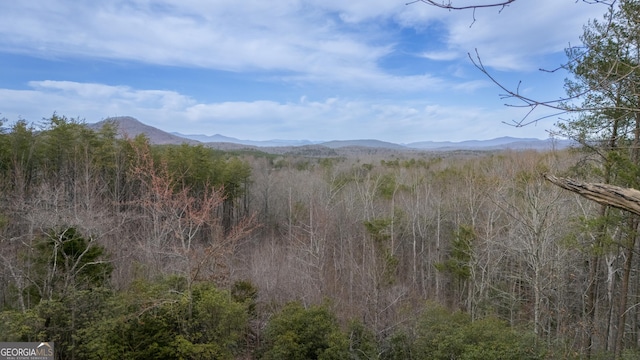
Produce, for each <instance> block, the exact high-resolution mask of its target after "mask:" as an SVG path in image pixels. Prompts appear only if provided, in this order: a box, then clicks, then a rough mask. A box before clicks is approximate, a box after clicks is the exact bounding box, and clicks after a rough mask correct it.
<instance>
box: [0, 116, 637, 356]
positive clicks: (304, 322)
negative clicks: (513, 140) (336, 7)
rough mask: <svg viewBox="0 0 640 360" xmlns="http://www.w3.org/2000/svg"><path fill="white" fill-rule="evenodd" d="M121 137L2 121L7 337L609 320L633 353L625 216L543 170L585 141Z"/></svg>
mask: <svg viewBox="0 0 640 360" xmlns="http://www.w3.org/2000/svg"><path fill="white" fill-rule="evenodd" d="M115 134H116V131H115V129H114V128H113V127H111V126H110V125H109V124H105V126H104V127H103V128H101V129H100V130H99V131H93V130H90V129H88V128H87V127H85V126H84V125H83V124H82V123H81V122H79V121H75V120H72V119H67V118H64V117H60V116H57V115H54V116H53V117H52V118H51V119H49V120H48V121H47V122H46V123H44V124H42V128H40V127H38V128H35V127H34V126H33V125H31V124H28V123H26V122H24V121H18V122H16V123H14V124H12V125H11V126H10V127H9V128H7V129H5V131H3V132H2V133H1V134H0V189H1V193H0V194H1V195H0V203H1V204H2V207H1V212H0V242H1V243H2V252H1V253H0V294H1V296H0V309H1V310H2V313H0V318H1V320H0V341H45V340H48V341H55V343H56V352H57V356H58V357H59V358H61V359H93V358H96V359H97V358H100V359H105V358H107V359H111V358H114V359H115V358H118V359H120V358H139V359H149V358H185V359H187V358H189V359H191V358H228V359H230V358H239V359H245V358H247V359H248V358H264V359H283V358H289V359H308V358H319V359H320V358H321V359H330V358H331V359H345V358H352V359H432V358H435V359H449V358H451V357H452V356H453V357H459V358H469V359H472V358H473V359H475V358H487V356H489V358H503V359H523V358H531V359H538V358H572V357H576V358H580V357H583V356H585V355H593V356H595V355H597V354H600V355H602V356H606V355H607V354H610V351H611V350H612V344H613V343H615V339H616V338H617V336H621V337H622V339H623V347H624V349H626V350H625V351H627V354H629V356H631V354H636V355H637V354H638V347H637V344H638V343H639V340H640V333H639V332H638V330H637V329H638V328H640V307H638V306H636V305H637V303H638V302H637V296H638V295H640V288H639V287H638V284H640V282H639V281H638V280H640V278H639V277H638V272H637V271H636V270H637V269H638V267H639V265H640V262H638V261H637V257H635V256H634V254H635V251H637V246H638V245H637V242H633V243H632V244H633V246H632V248H631V250H632V251H631V252H627V251H626V250H627V249H628V244H630V243H629V242H628V240H627V239H628V237H629V236H637V235H636V234H630V233H628V232H627V231H626V229H628V227H627V226H626V225H627V222H628V221H631V220H630V219H631V218H629V216H628V215H626V214H625V213H623V212H621V211H618V210H615V209H613V208H605V210H603V208H602V207H600V206H599V205H598V204H596V203H594V202H591V201H589V200H586V199H584V198H582V197H580V196H577V195H575V194H574V193H572V192H569V191H566V190H563V189H561V188H560V187H557V186H555V185H553V184H551V183H549V182H548V181H546V180H545V179H544V177H543V176H542V174H543V173H551V174H559V175H568V176H583V177H584V174H585V172H584V170H585V167H584V165H582V164H583V163H581V162H579V160H580V159H585V157H584V155H582V154H580V153H578V152H572V151H562V152H544V153H538V152H534V151H524V152H508V151H503V152H478V153H464V154H451V153H438V155H437V156H436V155H429V154H428V153H424V154H420V153H411V154H407V155H406V157H405V156H404V155H397V154H394V155H390V156H388V157H383V156H381V155H377V154H374V155H370V156H366V155H363V156H361V157H358V158H355V157H354V158H330V157H322V158H317V157H305V156H281V155H269V154H265V153H260V152H255V151H254V152H251V153H241V152H237V153H225V152H221V151H217V150H212V149H208V148H205V147H203V146H194V145H181V146H152V145H150V144H149V143H148V142H147V141H146V140H145V138H144V137H137V138H135V139H118V138H117V137H116V135H115ZM575 164H581V165H580V166H577V167H574V165H575ZM585 180H589V178H588V177H586V178H585ZM603 211H605V213H603ZM602 215H606V216H605V217H603V216H602ZM634 218H635V217H634ZM629 254H630V255H629ZM628 256H634V257H633V259H629V258H628ZM628 261H631V271H629V273H628V274H626V273H625V272H623V271H622V270H623V268H625V264H627V263H628ZM625 274H626V275H625ZM625 276H628V277H627V278H625ZM624 286H627V287H628V291H627V292H626V294H627V295H626V297H627V299H628V302H627V303H625V304H623V303H622V302H620V299H619V296H620V294H621V293H622V292H621V289H622V288H623V287H624ZM622 313H626V314H627V316H626V317H625V320H624V323H623V326H622V327H620V326H619V325H618V320H619V318H620V315H621V314H622ZM310 331H311V332H312V333H310ZM474 354H475V355H474Z"/></svg>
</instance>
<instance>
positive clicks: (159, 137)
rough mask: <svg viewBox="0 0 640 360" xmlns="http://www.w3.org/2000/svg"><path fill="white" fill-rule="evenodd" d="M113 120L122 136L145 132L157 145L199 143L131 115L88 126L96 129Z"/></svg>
mask: <svg viewBox="0 0 640 360" xmlns="http://www.w3.org/2000/svg"><path fill="white" fill-rule="evenodd" d="M107 122H112V123H114V124H115V125H116V126H117V127H118V135H119V136H121V137H124V136H127V137H130V138H134V137H136V136H138V135H140V134H145V135H146V136H147V137H148V138H149V142H151V143H152V144H156V145H169V144H173V145H179V144H184V143H187V144H197V143H198V142H197V141H195V140H192V139H185V138H183V137H179V136H176V135H173V134H169V133H168V132H165V131H162V130H160V129H158V128H155V127H153V126H149V125H146V124H143V123H142V122H140V121H139V120H138V119H136V118H133V117H131V116H118V117H111V118H107V119H104V120H102V121H99V122H97V123H93V124H88V126H89V127H90V128H92V129H94V130H96V129H100V128H101V127H102V126H103V125H104V124H105V123H107Z"/></svg>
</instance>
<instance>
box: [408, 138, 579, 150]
mask: <svg viewBox="0 0 640 360" xmlns="http://www.w3.org/2000/svg"><path fill="white" fill-rule="evenodd" d="M571 144H572V142H571V141H570V140H562V139H545V140H541V139H536V138H513V137H508V136H505V137H499V138H495V139H491V140H468V141H461V142H451V141H421V142H415V143H410V144H406V146H407V147H409V148H413V149H422V150H440V151H445V150H506V149H512V150H526V149H531V150H551V149H553V148H557V149H563V148H566V147H569V146H570V145H571Z"/></svg>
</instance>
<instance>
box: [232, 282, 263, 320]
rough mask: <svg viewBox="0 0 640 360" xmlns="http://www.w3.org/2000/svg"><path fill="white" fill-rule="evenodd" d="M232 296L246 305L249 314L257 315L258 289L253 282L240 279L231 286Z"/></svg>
mask: <svg viewBox="0 0 640 360" xmlns="http://www.w3.org/2000/svg"><path fill="white" fill-rule="evenodd" d="M231 296H232V297H233V300H234V301H235V302H237V303H240V304H244V305H245V306H246V308H247V312H248V313H249V315H251V316H255V315H256V300H257V299H258V289H257V288H256V287H255V285H253V284H252V283H251V281H248V280H239V281H236V282H234V283H233V286H232V287H231Z"/></svg>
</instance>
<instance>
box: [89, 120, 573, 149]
mask: <svg viewBox="0 0 640 360" xmlns="http://www.w3.org/2000/svg"><path fill="white" fill-rule="evenodd" d="M105 122H113V123H115V124H116V126H117V127H118V133H119V134H120V136H125V135H126V136H128V137H135V136H137V135H139V134H145V135H146V136H147V137H148V138H149V140H150V141H151V143H152V144H157V145H165V144H176V145H178V144H183V143H188V144H200V143H202V144H204V145H206V146H209V147H213V148H218V149H225V150H236V149H242V148H247V147H249V148H260V149H262V150H263V151H266V152H270V153H283V152H289V151H300V150H304V151H307V152H309V153H314V154H315V153H317V154H320V153H324V151H323V150H321V149H323V148H324V149H331V151H333V150H337V149H345V151H346V150H348V149H355V150H357V149H363V148H364V149H387V150H395V151H416V150H418V151H420V150H422V151H424V150H428V151H453V150H506V149H511V150H526V149H531V150H540V151H544V150H551V149H554V148H555V149H563V148H567V147H569V146H572V145H573V143H572V142H571V141H569V140H559V139H546V140H541V139H536V138H513V137H499V138H495V139H491V140H468V141H461V142H451V141H421V142H414V143H410V144H403V145H402V144H395V143H390V142H385V141H380V140H372V139H369V140H334V141H327V142H313V141H309V140H277V139H275V140H266V141H255V140H239V139H236V138H233V137H228V136H224V135H220V134H216V135H184V134H180V133H168V132H165V131H162V130H160V129H158V128H155V127H153V126H149V125H146V124H144V123H142V122H140V121H139V120H137V119H135V118H133V117H130V116H120V117H112V118H108V119H105V120H102V121H100V122H97V123H94V124H88V125H87V126H89V127H90V128H93V129H99V128H100V127H102V125H103V124H104V123H105Z"/></svg>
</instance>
